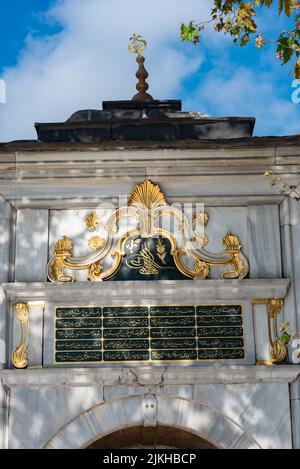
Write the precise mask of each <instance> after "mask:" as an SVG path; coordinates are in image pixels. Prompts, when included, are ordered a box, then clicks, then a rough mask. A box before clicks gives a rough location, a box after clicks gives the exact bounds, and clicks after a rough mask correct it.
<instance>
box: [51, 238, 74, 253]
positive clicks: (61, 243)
mask: <svg viewBox="0 0 300 469" xmlns="http://www.w3.org/2000/svg"><path fill="white" fill-rule="evenodd" d="M72 251H73V243H72V241H71V240H70V239H69V238H67V236H64V237H63V239H59V240H58V241H57V242H56V244H55V254H58V255H60V256H67V257H69V256H71V255H72Z"/></svg>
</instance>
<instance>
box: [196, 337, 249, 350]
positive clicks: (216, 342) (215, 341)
mask: <svg viewBox="0 0 300 469" xmlns="http://www.w3.org/2000/svg"><path fill="white" fill-rule="evenodd" d="M243 347H244V339H242V338H241V337H238V338H236V337H217V338H214V337H213V338H205V339H199V340H198V348H201V349H202V348H212V349H215V348H243Z"/></svg>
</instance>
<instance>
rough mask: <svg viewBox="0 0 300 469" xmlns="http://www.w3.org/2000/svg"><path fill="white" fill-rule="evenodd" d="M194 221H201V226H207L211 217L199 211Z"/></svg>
mask: <svg viewBox="0 0 300 469" xmlns="http://www.w3.org/2000/svg"><path fill="white" fill-rule="evenodd" d="M194 221H195V222H197V223H199V224H200V225H201V226H207V224H208V221H209V217H208V215H207V213H204V212H199V213H197V215H196V216H195V217H194Z"/></svg>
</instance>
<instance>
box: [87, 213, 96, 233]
mask: <svg viewBox="0 0 300 469" xmlns="http://www.w3.org/2000/svg"><path fill="white" fill-rule="evenodd" d="M85 222H86V226H87V229H88V230H89V231H90V232H93V231H96V229H97V227H98V225H99V223H100V217H99V216H98V215H97V213H96V212H92V213H90V214H89V215H88V216H87V217H86V219H85Z"/></svg>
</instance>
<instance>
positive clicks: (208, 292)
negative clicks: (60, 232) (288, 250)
mask: <svg viewBox="0 0 300 469" xmlns="http://www.w3.org/2000/svg"><path fill="white" fill-rule="evenodd" d="M137 286H138V288H137ZM289 286H290V280H289V279H271V280H270V279H269V280H268V279H266V280H264V279H257V280H256V279H255V280H254V279H251V280H250V279H244V280H194V281H188V280H187V281H184V282H182V281H176V280H162V281H151V282H147V281H140V282H131V281H128V282H126V289H124V282H95V283H93V282H91V283H88V282H75V283H65V284H61V283H60V284H57V283H6V284H2V285H1V284H0V289H1V288H2V289H3V290H4V292H5V293H6V296H7V299H9V300H21V299H23V300H25V299H27V300H37V299H38V300H53V301H54V300H56V299H57V300H60V301H61V299H62V298H63V299H64V301H72V302H73V303H74V301H80V300H81V301H82V300H86V299H88V298H93V302H95V301H97V300H98V299H99V300H100V299H110V300H114V299H116V300H119V301H121V300H123V299H134V301H137V300H138V299H142V298H144V299H147V300H148V299H150V300H151V299H152V298H153V299H155V298H156V299H157V298H164V300H167V301H170V298H175V297H177V298H180V297H182V298H183V300H182V303H181V304H189V302H191V303H193V302H194V301H196V302H197V304H199V302H201V300H205V299H211V298H213V299H214V300H242V299H248V300H249V299H251V300H254V299H261V298H264V299H269V298H285V296H286V294H287V292H288V288H289ZM186 298H188V300H186Z"/></svg>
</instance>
